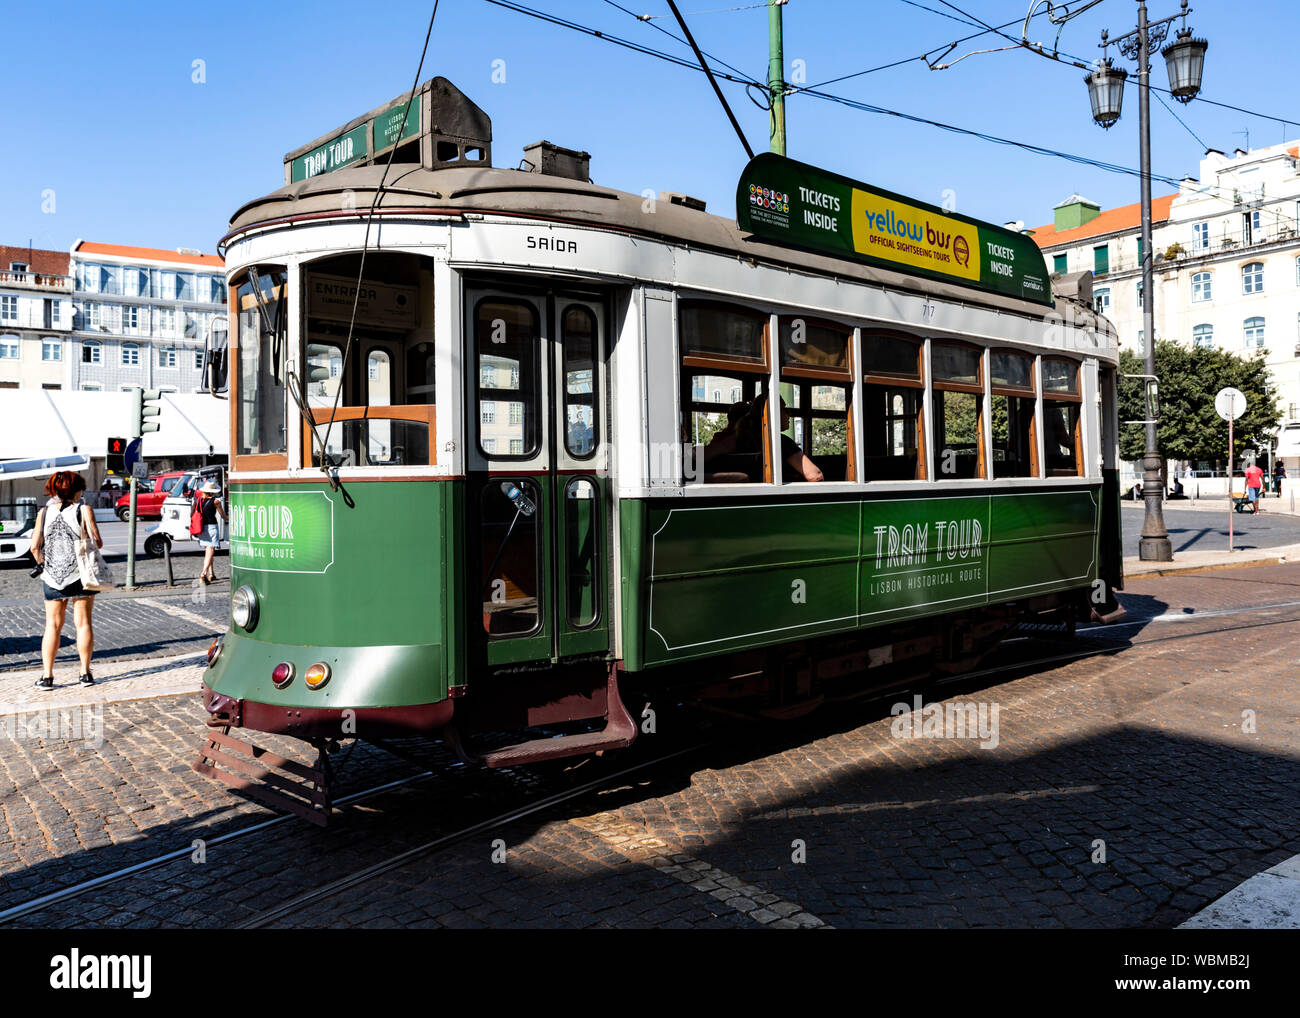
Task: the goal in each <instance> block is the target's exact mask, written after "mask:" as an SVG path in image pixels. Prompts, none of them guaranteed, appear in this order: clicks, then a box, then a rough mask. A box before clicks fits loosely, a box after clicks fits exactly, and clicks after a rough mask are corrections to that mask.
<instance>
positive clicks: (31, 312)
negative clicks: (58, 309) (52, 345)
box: [0, 301, 72, 332]
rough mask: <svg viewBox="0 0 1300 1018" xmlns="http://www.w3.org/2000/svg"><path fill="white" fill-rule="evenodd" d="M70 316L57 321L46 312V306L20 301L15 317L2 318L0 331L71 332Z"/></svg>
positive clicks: (0, 319)
mask: <svg viewBox="0 0 1300 1018" xmlns="http://www.w3.org/2000/svg"><path fill="white" fill-rule="evenodd" d="M69 318H70V316H68V315H64V316H62V317H60V318H59V320H58V321H55V320H54V319H53V318H51V317H49V316H47V315H46V314H45V308H44V307H42V306H41V305H40V304H37V303H35V302H30V303H29V302H25V301H19V302H18V313H17V314H16V315H14V316H13V317H8V318H0V332H7V331H12V330H15V329H25V330H28V331H32V332H71V331H72V322H71V321H70V320H69Z"/></svg>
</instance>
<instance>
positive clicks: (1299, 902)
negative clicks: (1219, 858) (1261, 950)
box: [1178, 855, 1300, 930]
mask: <svg viewBox="0 0 1300 1018" xmlns="http://www.w3.org/2000/svg"><path fill="white" fill-rule="evenodd" d="M1178 928H1179V929H1180V930H1222V929H1230V930H1241V929H1248V930H1300V855H1297V856H1292V857H1291V858H1290V859H1288V860H1286V861H1285V862H1283V863H1279V864H1278V865H1277V866H1272V867H1270V868H1269V869H1266V870H1265V871H1264V872H1263V873H1260V874H1257V875H1256V876H1253V877H1251V878H1250V879H1249V880H1247V881H1246V882H1245V883H1244V884H1242V885H1241V886H1239V887H1235V888H1233V889H1232V890H1231V891H1229V892H1228V893H1227V894H1225V895H1224V896H1223V897H1222V898H1220V899H1219V900H1218V901H1216V902H1214V903H1213V904H1212V905H1210V906H1209V907H1207V908H1205V909H1203V910H1202V911H1200V912H1198V913H1196V915H1194V916H1192V918H1191V919H1188V920H1187V922H1185V923H1182V924H1181V925H1180V926H1179V927H1178Z"/></svg>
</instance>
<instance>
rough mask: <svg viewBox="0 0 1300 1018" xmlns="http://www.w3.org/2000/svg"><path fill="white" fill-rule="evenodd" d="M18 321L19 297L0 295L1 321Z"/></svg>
mask: <svg viewBox="0 0 1300 1018" xmlns="http://www.w3.org/2000/svg"><path fill="white" fill-rule="evenodd" d="M16 321H18V298H17V297H11V296H7V295H0V322H16Z"/></svg>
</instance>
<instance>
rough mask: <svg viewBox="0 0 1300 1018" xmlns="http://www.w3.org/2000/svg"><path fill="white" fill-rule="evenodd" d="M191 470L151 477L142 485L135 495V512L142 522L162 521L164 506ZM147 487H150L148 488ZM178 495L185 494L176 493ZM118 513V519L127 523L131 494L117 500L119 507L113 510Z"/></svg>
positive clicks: (174, 471) (128, 493) (129, 513)
mask: <svg viewBox="0 0 1300 1018" xmlns="http://www.w3.org/2000/svg"><path fill="white" fill-rule="evenodd" d="M190 472H191V471H189V470H172V471H170V472H168V473H165V474H159V475H158V476H157V477H151V478H149V480H148V481H146V482H143V483H142V484H141V485H140V488H139V490H138V491H137V492H136V493H135V511H136V513H137V514H138V515H139V518H140V519H142V520H160V519H162V504H163V502H164V501H165V500H166V499H167V497H168V496H169V495H171V494H172V489H173V488H174V487H176V485H177V484H179V483H180V479H181V478H182V477H184V476H185V475H186V474H188V473H190ZM146 485H148V487H147V488H146ZM176 494H178V495H179V494H183V493H182V492H176ZM113 511H114V512H116V513H117V518H118V519H119V520H122V521H123V522H125V521H126V520H128V519H129V518H130V516H131V493H130V492H127V493H126V494H125V495H123V496H122V497H121V498H119V499H118V500H117V507H116V508H115V509H114V510H113Z"/></svg>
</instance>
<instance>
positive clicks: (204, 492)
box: [190, 479, 226, 583]
mask: <svg viewBox="0 0 1300 1018" xmlns="http://www.w3.org/2000/svg"><path fill="white" fill-rule="evenodd" d="M220 494H221V485H220V484H218V483H217V482H216V481H215V480H211V479H209V480H207V481H205V482H204V483H203V486H202V487H201V488H199V490H198V492H197V493H196V494H195V496H194V501H193V503H191V510H190V533H191V534H194V535H195V536H196V537H197V538H198V539H199V544H200V545H202V547H203V572H201V573H200V574H199V579H200V580H202V581H203V582H204V583H213V582H215V580H216V578H217V574H216V572H215V571H214V570H213V568H212V560H213V559H214V558H215V557H216V554H217V549H218V548H220V547H221V528H220V527H218V526H217V518H218V517H220V518H221V519H222V520H223V521H224V520H225V519H226V507H225V506H224V505H222V504H221V499H220V498H219V497H218V496H220ZM196 528H197V529H196Z"/></svg>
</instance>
